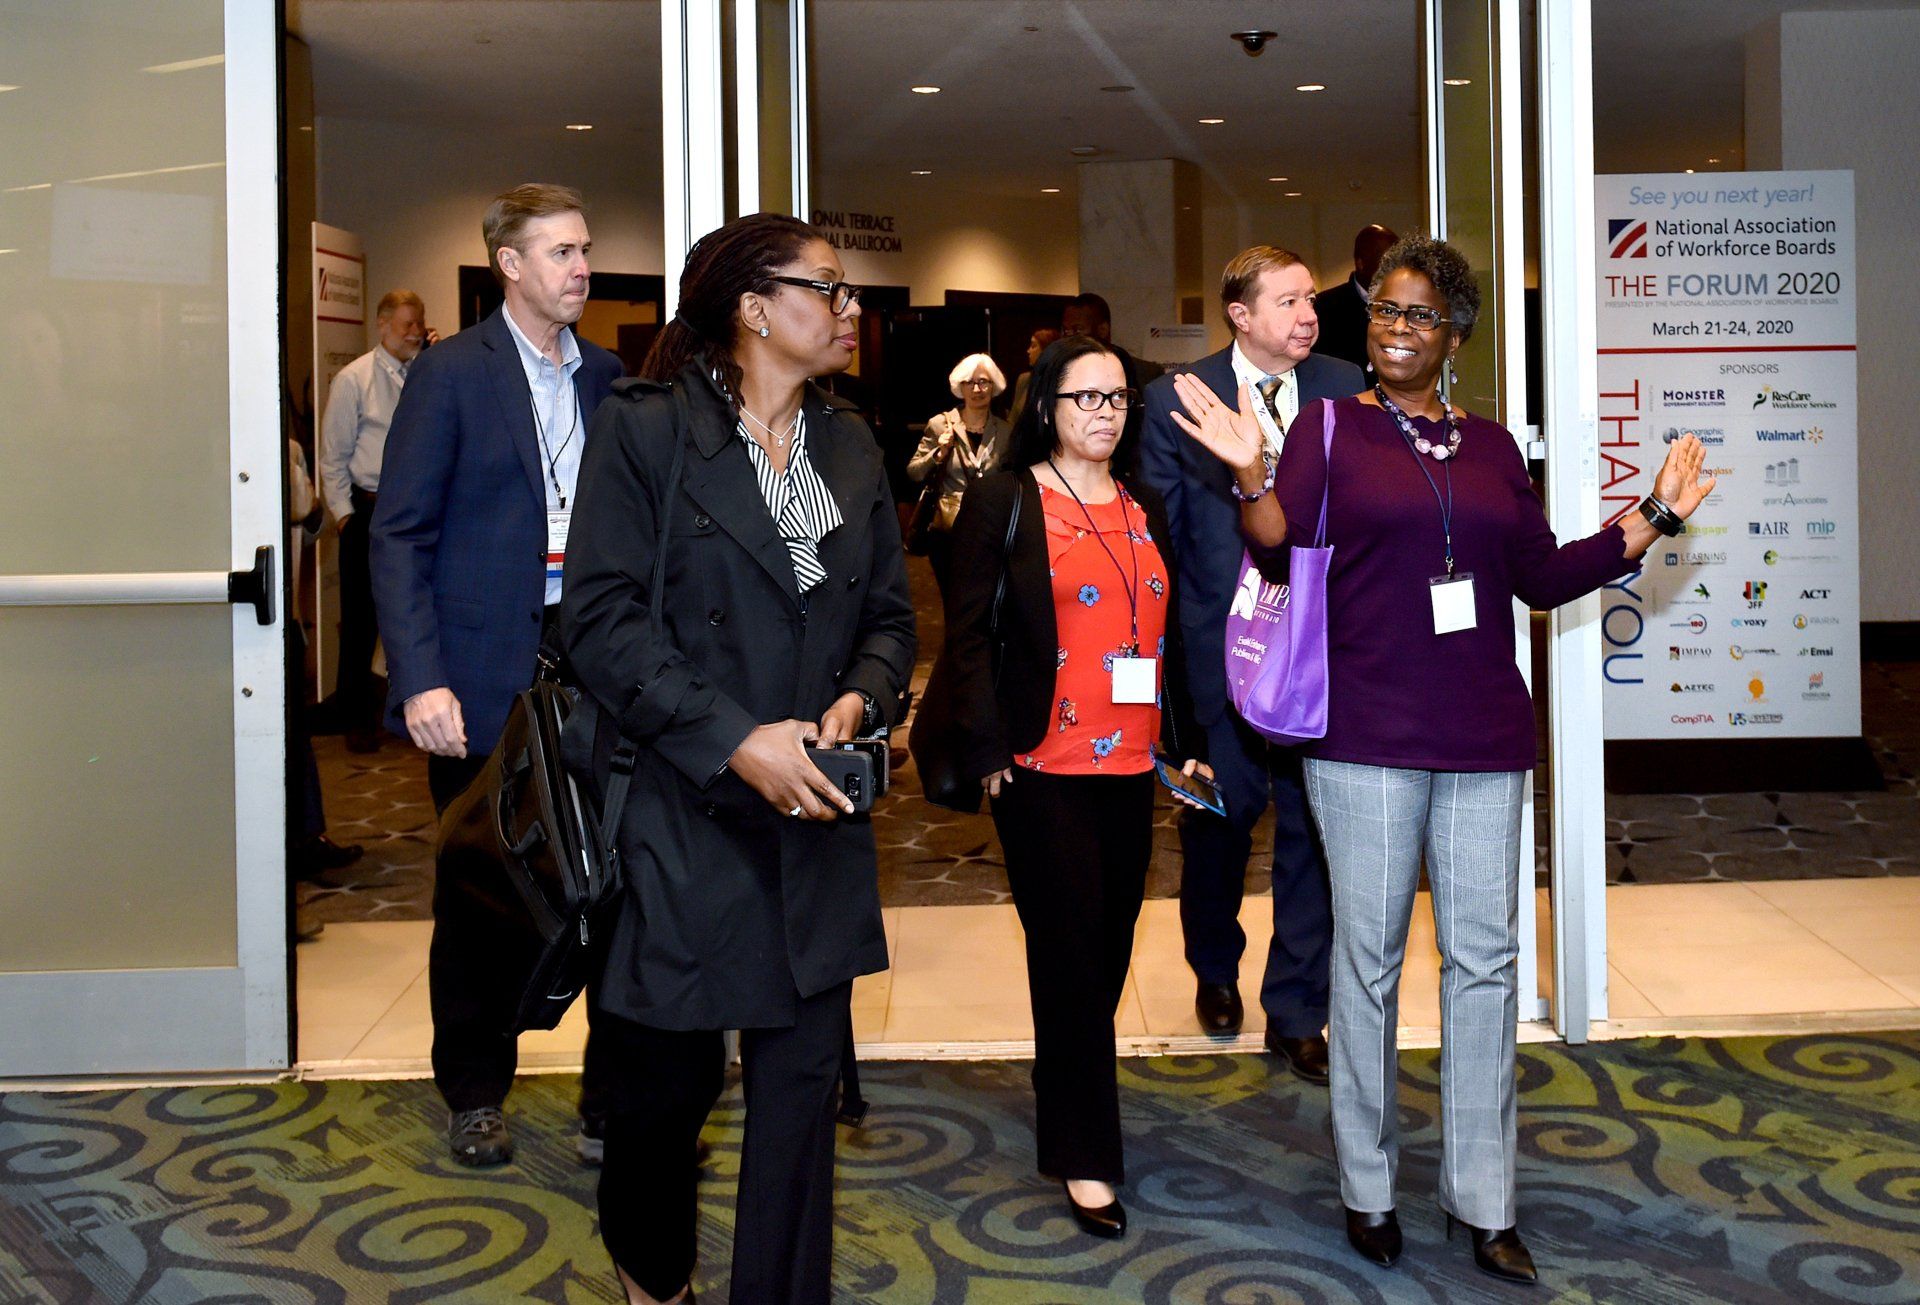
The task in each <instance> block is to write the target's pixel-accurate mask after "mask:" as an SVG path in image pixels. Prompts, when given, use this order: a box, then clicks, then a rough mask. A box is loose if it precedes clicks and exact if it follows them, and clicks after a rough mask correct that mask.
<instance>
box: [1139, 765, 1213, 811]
mask: <svg viewBox="0 0 1920 1305" xmlns="http://www.w3.org/2000/svg"><path fill="white" fill-rule="evenodd" d="M1153 773H1154V774H1155V775H1158V776H1159V777H1160V782H1161V783H1162V784H1165V785H1166V786H1167V787H1168V788H1170V789H1172V790H1173V791H1174V792H1175V793H1179V794H1181V795H1183V796H1185V797H1189V798H1192V799H1193V800H1194V801H1195V802H1198V803H1199V804H1200V805H1201V806H1203V807H1205V808H1206V809H1207V810H1209V811H1211V812H1213V814H1214V815H1216V816H1224V815H1226V814H1227V800H1226V798H1225V797H1223V796H1221V793H1220V786H1219V785H1218V784H1216V783H1214V782H1213V781H1212V780H1210V779H1208V778H1207V777H1206V776H1205V775H1202V774H1199V773H1197V772H1196V773H1195V774H1192V775H1188V774H1185V773H1183V772H1182V771H1181V769H1180V767H1178V766H1176V765H1174V764H1173V763H1172V762H1171V761H1168V760H1167V759H1166V758H1165V757H1163V756H1160V755H1159V754H1158V753H1156V754H1154V758H1153Z"/></svg>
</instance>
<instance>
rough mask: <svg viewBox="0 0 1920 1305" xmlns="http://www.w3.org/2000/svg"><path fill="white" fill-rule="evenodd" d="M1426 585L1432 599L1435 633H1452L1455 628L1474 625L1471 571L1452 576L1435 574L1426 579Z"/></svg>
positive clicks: (1465, 627)
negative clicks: (1431, 577)
mask: <svg viewBox="0 0 1920 1305" xmlns="http://www.w3.org/2000/svg"><path fill="white" fill-rule="evenodd" d="M1427 586H1428V587H1427V593H1428V595H1429V596H1431V597H1432V599H1433V632H1434V633H1435V634H1452V633H1453V632H1454V631H1456V630H1471V629H1472V628H1473V627H1474V625H1475V623H1476V621H1475V617H1474V613H1473V574H1472V572H1462V573H1461V574H1459V575H1454V576H1445V575H1437V576H1435V577H1434V578H1433V579H1431V580H1429V581H1427Z"/></svg>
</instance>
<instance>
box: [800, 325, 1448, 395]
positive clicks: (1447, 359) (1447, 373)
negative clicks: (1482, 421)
mask: <svg viewBox="0 0 1920 1305" xmlns="http://www.w3.org/2000/svg"><path fill="white" fill-rule="evenodd" d="M763 334H764V332H763ZM1459 383H1460V373H1459V372H1456V371H1455V370H1453V355H1451V354H1449V355H1447V384H1448V385H1458V384H1459Z"/></svg>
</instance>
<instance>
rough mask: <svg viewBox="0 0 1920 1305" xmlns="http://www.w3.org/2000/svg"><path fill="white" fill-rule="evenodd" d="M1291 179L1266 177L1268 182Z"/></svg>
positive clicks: (1288, 179) (1289, 179)
mask: <svg viewBox="0 0 1920 1305" xmlns="http://www.w3.org/2000/svg"><path fill="white" fill-rule="evenodd" d="M1292 179H1293V178H1291V177H1268V178H1267V180H1268V181H1291V180H1292Z"/></svg>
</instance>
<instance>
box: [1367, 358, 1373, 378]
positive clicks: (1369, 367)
mask: <svg viewBox="0 0 1920 1305" xmlns="http://www.w3.org/2000/svg"><path fill="white" fill-rule="evenodd" d="M1367 375H1369V376H1371V375H1373V359H1371V358H1369V359H1367Z"/></svg>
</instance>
